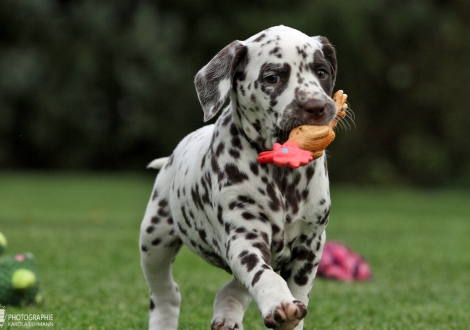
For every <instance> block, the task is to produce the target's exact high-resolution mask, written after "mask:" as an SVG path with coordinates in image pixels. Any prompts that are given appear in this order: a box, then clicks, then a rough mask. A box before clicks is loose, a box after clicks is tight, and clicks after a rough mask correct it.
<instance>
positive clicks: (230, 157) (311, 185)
mask: <svg viewBox="0 0 470 330" xmlns="http://www.w3.org/2000/svg"><path fill="white" fill-rule="evenodd" d="M336 71H337V63H336V55H335V50H334V49H333V47H332V46H331V44H330V43H329V42H328V40H327V39H326V38H324V37H320V36H317V37H309V36H307V35H305V34H303V33H301V32H299V31H297V30H295V29H292V28H289V27H285V26H277V27H272V28H269V29H267V30H264V31H262V32H260V33H258V34H256V35H254V36H253V37H251V38H249V39H247V40H245V41H234V42H232V43H231V44H229V45H228V46H226V47H225V48H223V49H222V50H221V51H220V52H219V53H218V54H217V55H216V56H215V57H214V58H213V59H212V60H211V61H210V62H209V63H208V64H207V65H206V66H204V67H203V68H202V69H201V70H200V71H199V72H198V73H197V75H196V78H195V85H196V89H197V94H198V96H199V100H200V103H201V105H202V108H203V110H204V119H205V121H207V120H209V119H211V118H212V117H214V116H215V115H216V114H217V112H218V111H219V110H220V109H221V108H222V106H223V104H224V102H225V100H226V98H227V97H230V104H229V105H228V106H227V107H225V109H224V110H223V111H222V114H221V116H220V117H219V118H218V120H217V121H216V123H215V124H214V125H208V126H205V127H203V128H201V129H199V130H197V131H195V132H193V133H191V134H189V135H188V136H186V137H185V138H184V139H183V140H182V141H181V142H180V143H179V144H178V146H177V147H176V149H175V150H174V152H173V153H172V155H171V156H170V157H168V158H165V159H157V160H155V161H154V162H153V163H151V166H153V167H155V168H160V167H161V169H160V172H159V174H158V176H157V178H156V181H155V186H154V188H153V192H152V194H151V197H150V201H149V203H148V206H147V210H146V213H145V216H144V219H143V222H142V226H141V232H140V243H139V244H140V252H141V263H142V268H143V272H144V275H145V278H146V280H147V282H148V285H149V287H150V321H149V328H150V329H162V330H163V329H164V330H171V329H177V326H178V316H179V308H180V301H181V296H180V293H179V290H178V286H177V285H176V283H175V282H174V281H173V277H172V273H171V264H172V262H173V260H174V259H175V257H176V254H177V253H178V251H179V249H180V247H181V246H182V244H185V245H186V246H187V247H188V248H189V249H190V250H191V251H193V252H194V253H195V254H197V255H198V256H200V257H201V258H203V259H204V260H206V261H207V262H208V263H210V264H212V265H214V266H216V267H220V268H222V269H224V270H226V271H227V272H229V273H230V274H232V275H233V279H232V280H231V281H230V282H228V283H227V284H226V285H225V286H223V287H222V288H221V289H220V291H219V292H218V293H217V295H216V297H215V302H214V306H213V312H214V314H213V319H212V324H211V329H212V330H229V329H243V325H242V320H243V314H244V311H245V309H246V308H247V306H248V304H249V302H250V301H251V299H254V301H255V302H256V304H257V306H258V308H259V311H260V313H261V316H262V319H263V322H264V324H265V325H266V327H267V328H270V329H282V330H290V329H296V330H299V329H303V319H304V317H305V316H306V314H307V305H308V300H309V292H310V290H311V288H312V285H313V280H314V277H315V274H316V271H317V266H318V263H319V261H320V257H321V254H322V250H323V245H324V243H325V226H326V225H327V223H328V218H329V214H330V194H329V183H328V171H327V165H326V158H325V156H322V157H320V158H318V159H316V160H314V161H312V162H310V163H309V164H308V165H307V166H304V167H300V168H298V169H291V168H285V167H278V166H275V165H272V164H259V163H258V162H257V156H258V153H259V152H261V151H265V150H268V149H271V148H272V146H273V143H275V142H279V143H284V142H285V141H286V140H287V138H288V134H289V131H290V130H291V129H292V128H294V127H296V126H299V125H304V124H308V125H325V124H327V123H328V122H330V121H331V120H332V119H333V118H334V117H335V114H336V108H335V103H334V102H333V100H332V99H331V95H332V90H333V85H334V82H335V77H336Z"/></svg>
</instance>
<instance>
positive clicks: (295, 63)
mask: <svg viewBox="0 0 470 330" xmlns="http://www.w3.org/2000/svg"><path fill="white" fill-rule="evenodd" d="M336 72H337V62H336V54H335V50H334V48H333V47H332V45H331V44H330V43H329V41H328V40H327V39H326V38H324V37H319V36H317V37H309V36H307V35H305V34H303V33H302V32H299V31H297V30H295V29H291V28H288V27H285V26H277V27H273V28H270V29H267V30H265V31H262V32H260V33H258V34H256V35H254V36H253V37H251V38H249V39H247V40H245V41H234V42H232V43H231V44H229V45H228V46H226V47H225V48H224V49H222V50H221V51H220V52H219V53H218V54H217V55H216V56H215V57H214V58H213V59H212V60H211V61H210V62H209V63H208V64H207V65H206V66H204V67H203V68H202V69H201V70H200V71H199V72H198V74H197V75H196V79H195V84H196V89H197V92H198V96H199V100H200V102H201V105H202V107H203V109H204V119H205V120H209V119H211V118H212V117H213V116H214V115H215V114H216V113H217V111H218V110H219V109H220V108H221V107H222V105H223V103H224V101H225V99H226V98H227V97H228V95H229V94H230V95H231V99H232V107H233V110H234V113H233V115H234V116H236V117H237V122H238V123H239V125H241V126H242V127H243V129H244V131H245V133H247V135H248V136H249V137H250V138H251V139H253V140H257V141H258V142H260V143H262V144H263V145H265V146H266V147H269V146H270V145H272V143H273V142H284V141H285V140H286V139H287V135H288V133H289V131H290V130H291V129H292V128H294V127H296V126H300V125H325V124H327V123H328V122H330V121H331V120H333V118H334V117H335V115H336V108H335V104H334V102H333V100H332V99H331V95H332V92H333V86H334V82H335V79H336Z"/></svg>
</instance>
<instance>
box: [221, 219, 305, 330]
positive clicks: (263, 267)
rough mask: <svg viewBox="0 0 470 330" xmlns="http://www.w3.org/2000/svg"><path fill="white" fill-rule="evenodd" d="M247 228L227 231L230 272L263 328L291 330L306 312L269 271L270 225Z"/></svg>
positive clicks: (260, 224)
mask: <svg viewBox="0 0 470 330" xmlns="http://www.w3.org/2000/svg"><path fill="white" fill-rule="evenodd" d="M252 221H256V220H255V219H253V220H252ZM257 222H258V221H257ZM250 227H251V229H247V228H246V227H244V226H240V227H233V228H231V229H230V230H229V231H228V239H227V245H226V249H227V250H226V251H227V258H228V260H229V263H230V266H231V269H232V272H233V274H234V276H235V278H236V279H237V280H238V282H239V283H240V284H242V285H243V286H244V287H245V288H246V289H247V290H248V291H249V292H250V295H251V296H252V297H253V299H254V300H255V302H256V304H257V305H258V308H259V310H260V312H261V315H262V316H263V320H264V324H265V325H266V327H268V328H270V329H279V330H292V329H294V328H295V327H296V326H297V325H298V324H299V322H300V320H302V319H303V318H304V317H305V315H306V314H307V309H306V307H305V305H304V304H303V303H302V302H301V301H299V300H297V299H296V298H295V297H294V296H293V295H292V294H291V292H290V290H289V287H288V286H287V283H286V281H285V280H284V279H283V278H282V277H281V276H279V275H278V274H277V273H276V272H274V271H273V269H272V268H271V251H270V245H271V244H270V243H271V227H270V225H268V224H267V223H262V222H260V223H257V225H256V227H253V226H250ZM296 329H299V328H296Z"/></svg>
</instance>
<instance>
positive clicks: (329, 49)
mask: <svg viewBox="0 0 470 330" xmlns="http://www.w3.org/2000/svg"><path fill="white" fill-rule="evenodd" d="M317 38H318V41H320V43H321V44H322V49H321V50H322V52H323V56H325V59H326V60H327V61H328V63H329V64H330V67H331V70H332V74H333V85H334V84H335V81H336V75H337V73H338V62H337V61H336V51H335V49H334V48H333V45H332V44H331V43H330V41H329V40H328V39H327V38H325V37H322V36H318V37H317Z"/></svg>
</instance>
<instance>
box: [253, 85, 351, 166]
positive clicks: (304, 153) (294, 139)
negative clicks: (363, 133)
mask: <svg viewBox="0 0 470 330" xmlns="http://www.w3.org/2000/svg"><path fill="white" fill-rule="evenodd" d="M347 99H348V96H347V95H346V94H344V93H343V91H342V90H339V91H337V92H336V93H335V95H333V100H334V101H335V103H336V117H335V118H334V119H333V120H332V121H331V122H330V123H328V125H325V126H316V125H302V126H298V127H296V128H294V129H292V131H291V132H290V133H289V139H288V140H287V141H286V142H285V143H284V144H279V143H274V145H273V150H269V151H263V152H261V153H260V154H259V155H258V162H260V163H264V164H275V165H278V166H287V167H291V168H298V167H299V166H304V165H307V164H308V163H309V162H311V161H312V160H314V159H317V158H319V157H321V156H322V155H323V151H324V150H325V149H326V147H327V146H328V145H329V144H330V143H331V142H333V140H334V139H335V132H334V131H333V129H334V128H335V127H336V124H338V122H339V121H340V120H341V119H343V118H344V117H345V116H346V110H347V109H348V105H347V104H346V101H347Z"/></svg>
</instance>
